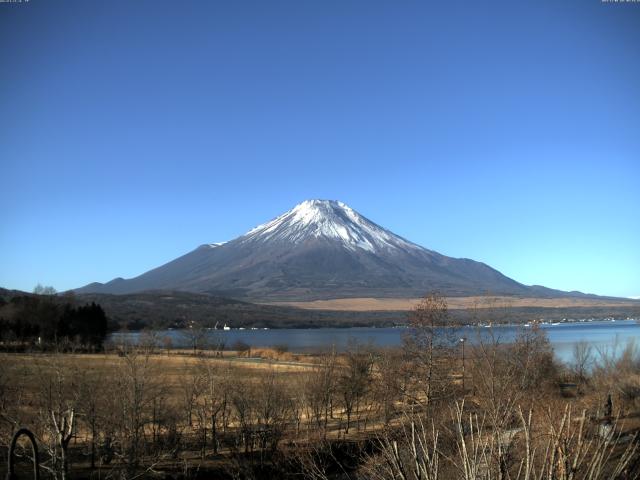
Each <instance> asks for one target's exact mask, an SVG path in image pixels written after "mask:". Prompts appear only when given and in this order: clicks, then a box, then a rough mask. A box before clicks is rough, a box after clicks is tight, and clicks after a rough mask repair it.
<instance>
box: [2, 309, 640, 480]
mask: <svg viewBox="0 0 640 480" xmlns="http://www.w3.org/2000/svg"><path fill="white" fill-rule="evenodd" d="M418 312H419V313H420V314H419V315H418V317H416V318H417V319H416V321H417V322H422V323H417V324H416V325H415V327H416V332H415V335H414V337H411V338H410V339H409V340H408V341H407V343H406V344H405V345H404V346H403V348H401V349H393V350H375V349H372V348H371V347H368V346H365V345H358V344H354V345H352V348H351V349H350V350H349V351H347V352H345V353H343V354H339V355H338V354H335V353H334V352H326V353H324V354H315V355H303V354H297V353H295V352H288V351H278V350H275V349H252V350H251V352H250V353H249V351H243V352H228V351H225V352H222V353H221V352H215V351H208V350H204V351H195V352H194V351H193V350H172V349H162V348H158V347H146V348H143V347H140V348H134V347H131V346H124V345H123V346H120V347H119V350H116V351H112V352H108V353H96V354H79V353H2V354H0V476H4V475H5V473H6V469H7V464H6V462H5V459H6V458H7V457H6V454H7V445H8V444H9V441H10V438H11V434H12V432H13V431H15V429H16V428H17V427H18V426H21V425H23V426H27V427H28V428H30V429H31V430H33V431H34V433H35V435H36V438H37V440H38V443H39V445H40V446H41V460H42V465H43V476H44V478H56V479H68V478H105V479H114V480H115V479H132V480H133V479H138V478H183V479H189V478H192V479H196V478H223V479H227V478H228V479H236V478H237V479H247V480H251V479H256V480H258V479H263V478H269V479H270V480H274V479H279V478H283V479H293V478H309V479H313V480H330V479H331V480H333V479H336V480H337V479H345V478H354V479H355V478H362V479H369V478H371V479H378V480H393V479H398V478H406V479H407V480H418V479H424V478H432V479H443V480H448V479H452V480H477V479H479V478H483V479H496V480H499V479H504V480H506V479H512V480H526V479H527V478H551V479H557V480H580V479H584V480H607V479H609V478H611V479H618V480H628V479H631V478H638V476H639V475H640V444H639V442H638V438H637V435H638V432H640V352H639V351H638V350H637V349H635V347H632V346H630V347H628V348H627V350H625V351H624V352H622V354H621V355H620V356H619V357H616V358H613V357H608V358H606V357H602V358H598V359H596V358H594V357H593V355H592V354H593V352H590V351H589V350H588V349H587V348H586V347H585V348H584V349H583V350H581V351H577V352H576V359H575V362H574V363H573V364H572V365H571V366H561V365H558V364H557V363H556V362H555V361H554V360H553V354H552V351H551V350H550V346H549V344H548V342H547V340H546V337H545V336H544V332H542V331H540V330H539V329H537V328H529V329H526V328H522V332H521V334H520V335H519V336H518V337H517V338H516V340H515V342H514V343H512V344H502V343H500V341H499V340H498V339H495V340H487V341H486V343H483V344H480V345H478V346H469V347H467V350H466V355H465V357H460V353H461V352H460V351H458V350H455V349H454V350H449V349H444V348H441V347H438V346H437V345H436V344H437V342H436V343H434V340H436V337H435V335H439V334H440V333H439V332H440V330H439V329H436V328H433V325H434V324H433V323H430V322H432V321H434V320H437V315H438V312H439V310H438V304H437V303H432V304H428V303H423V304H422V305H421V309H419V310H418ZM69 422H70V423H69ZM65 424H67V425H69V424H70V425H71V428H69V431H68V432H67V433H68V435H67V436H65V434H64V432H63V431H62V430H64V429H62V428H61V427H60V425H65ZM64 438H67V439H68V443H65V441H64ZM20 452H21V453H22V454H25V451H23V450H20ZM524 459H526V461H527V462H528V465H529V467H527V468H529V474H530V475H529V476H523V473H522V472H524V470H523V468H524V467H523V465H524V463H522V462H524ZM465 465H466V466H467V467H468V468H470V469H471V470H470V471H474V472H478V471H485V472H487V474H486V475H484V474H483V475H480V476H478V475H476V474H473V475H472V476H465V474H463V473H461V472H463V471H464V468H465V467H464V466H465ZM562 465H575V467H571V468H572V469H573V470H572V471H573V473H571V471H565V470H564V468H565V467H561V466H562ZM409 468H411V469H413V468H418V469H419V470H420V471H423V472H427V473H428V475H427V473H424V474H423V475H422V476H420V475H414V474H411V475H408V476H406V477H404V476H403V474H402V472H403V471H404V472H406V471H407V470H406V469H409ZM27 470H28V464H27V463H26V462H24V460H23V461H22V462H21V464H20V468H19V471H20V472H21V473H27ZM425 475H426V476H425Z"/></svg>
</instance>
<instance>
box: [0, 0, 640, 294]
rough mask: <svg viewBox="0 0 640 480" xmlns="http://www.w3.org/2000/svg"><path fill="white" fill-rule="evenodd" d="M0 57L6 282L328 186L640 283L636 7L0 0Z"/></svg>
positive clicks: (508, 256)
mask: <svg viewBox="0 0 640 480" xmlns="http://www.w3.org/2000/svg"><path fill="white" fill-rule="evenodd" d="M525 3H526V4H525ZM0 71H1V74H0V113H1V115H0V122H1V128H0V167H1V168H0V171H1V188H0V205H1V206H2V222H1V223H0V286H3V287H8V288H18V289H24V290H31V289H32V288H33V287H34V285H35V284H36V283H38V282H41V283H43V284H46V285H53V286H54V287H55V288H57V289H58V290H64V289H68V288H72V287H78V286H82V285H84V284H86V283H89V282H91V281H108V280H110V279H112V278H114V277H117V276H123V277H131V276H135V275H137V274H140V273H142V272H144V271H146V270H148V269H150V268H153V267H156V266H158V265H160V264H162V263H164V262H166V261H169V260H171V259H173V258H175V257H177V256H179V255H181V254H183V253H186V252H187V251H189V250H191V249H193V248H195V247H196V246H198V245H199V244H202V243H207V242H215V241H221V240H228V239H231V238H234V237H236V236H238V235H240V234H242V233H244V232H245V231H246V230H248V229H250V228H251V227H253V226H255V225H256V224H258V223H262V222H264V221H266V220H269V219H271V218H273V217H275V216H276V215H278V214H280V213H282V212H284V211H285V210H288V209H289V208H291V207H293V206H294V205H295V204H297V203H299V202H300V201H302V200H304V199H309V198H328V199H338V200H342V201H344V202H346V203H347V204H349V205H350V206H352V207H353V208H355V209H356V210H358V211H360V212H361V213H362V214H364V215H365V216H367V217H369V218H370V219H372V220H373V221H375V222H377V223H379V224H381V225H383V226H384V227H386V228H389V229H390V230H392V231H394V232H396V233H398V234H400V235H402V236H404V237H406V238H408V239H410V240H412V241H414V242H416V243H419V244H421V245H423V246H425V247H428V248H431V249H434V250H437V251H439V252H441V253H444V254H446V255H451V256H455V257H469V258H473V259H476V260H480V261H483V262H486V263H488V264H489V265H491V266H493V267H495V268H497V269H499V270H500V271H502V272H503V273H505V274H506V275H509V276H511V277H513V278H515V279H516V280H518V281H521V282H523V283H527V284H543V285H546V286H549V287H554V288H560V289H566V290H582V291H585V292H593V293H598V294H606V295H619V296H636V295H640V208H639V207H640V4H637V3H636V4H614V3H601V1H600V0H580V1H561V2H559V1H557V0H552V1H544V0H543V1H534V2H520V1H513V0H511V1H508V2H506V1H505V2H494V1H491V0H487V1H482V2H475V1H469V2H427V1H422V0H421V1H415V2H412V1H407V2H392V1H389V2H375V1H370V0H368V1H361V2H359V1H358V2H356V1H343V0H340V1H298V0H296V1H289V2H278V1H273V2H271V1H270V2H265V1H256V2H244V1H233V2H231V1H228V2H225V1H215V2H209V1H159V0H150V1H141V0H138V1H134V2H132V1H114V0H111V1H108V2H87V1H63V0H59V1H54V0H46V1H45V0H31V1H29V2H26V3H15V4H13V3H0Z"/></svg>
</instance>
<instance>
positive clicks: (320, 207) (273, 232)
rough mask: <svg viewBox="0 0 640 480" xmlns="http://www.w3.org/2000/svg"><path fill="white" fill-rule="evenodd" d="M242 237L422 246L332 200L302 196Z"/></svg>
mask: <svg viewBox="0 0 640 480" xmlns="http://www.w3.org/2000/svg"><path fill="white" fill-rule="evenodd" d="M242 238H243V240H244V241H260V240H278V241H286V242H291V243H294V244H297V243H302V242H303V241H305V240H308V239H314V238H324V239H329V240H334V241H335V240H337V241H340V242H341V243H342V245H343V246H344V247H345V248H347V249H349V250H356V249H363V250H367V251H369V252H375V251H379V250H407V249H411V250H414V249H422V247H419V246H417V245H415V244H413V243H411V242H408V241H406V240H404V239H403V238H401V237H398V236H397V235H394V234H393V233H391V232H389V231H388V230H385V229H384V228H382V227H380V226H379V225H376V224H375V223H373V222H372V221H370V220H368V219H367V218H365V217H363V216H362V215H360V214H359V213H358V212H356V211H355V210H353V209H352V208H351V207H349V206H348V205H346V204H344V203H342V202H339V201H336V200H305V201H304V202H302V203H300V204H298V205H296V206H295V207H294V208H293V209H291V210H289V211H288V212H286V213H284V214H282V215H280V216H279V217H277V218H275V219H274V220H271V221H270V222H267V223H264V224H262V225H259V226H257V227H256V228H254V229H252V230H250V231H249V232H247V233H246V234H245V235H244V236H243V237H242Z"/></svg>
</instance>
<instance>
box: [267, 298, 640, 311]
mask: <svg viewBox="0 0 640 480" xmlns="http://www.w3.org/2000/svg"><path fill="white" fill-rule="evenodd" d="M419 301H420V299H419V298H335V299H330V300H313V301H308V302H278V303H271V305H284V306H290V307H298V308H304V309H308V310H337V311H352V312H366V311H408V310H411V308H412V307H413V306H415V305H416V304H417V303H418V302H419ZM447 305H448V307H449V309H450V310H463V309H470V308H494V307H496V306H499V307H511V308H520V307H538V308H571V307H621V306H631V307H633V306H637V307H640V302H638V301H636V300H626V299H609V298H606V299H596V298H525V297H522V298H520V297H507V296H498V297H491V298H487V297H484V296H476V297H447Z"/></svg>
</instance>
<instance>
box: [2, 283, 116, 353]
mask: <svg viewBox="0 0 640 480" xmlns="http://www.w3.org/2000/svg"><path fill="white" fill-rule="evenodd" d="M35 292H37V293H35V294H33V295H29V294H23V295H15V296H12V297H10V298H8V299H6V298H1V297H0V343H1V344H2V346H4V347H5V348H7V349H11V348H13V349H16V348H17V349H21V348H25V347H26V346H29V345H32V346H38V347H39V348H41V349H51V348H66V346H70V345H72V344H73V345H75V346H76V347H78V346H79V347H81V348H84V349H86V350H100V349H102V344H103V342H104V340H105V338H106V336H107V333H108V322H107V316H106V314H105V312H104V310H103V309H102V307H101V306H100V305H98V304H96V303H94V302H91V303H89V304H86V305H77V304H76V303H77V302H76V300H75V298H74V297H73V296H72V295H64V296H57V295H55V290H52V289H51V287H40V286H38V287H36V289H35Z"/></svg>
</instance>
